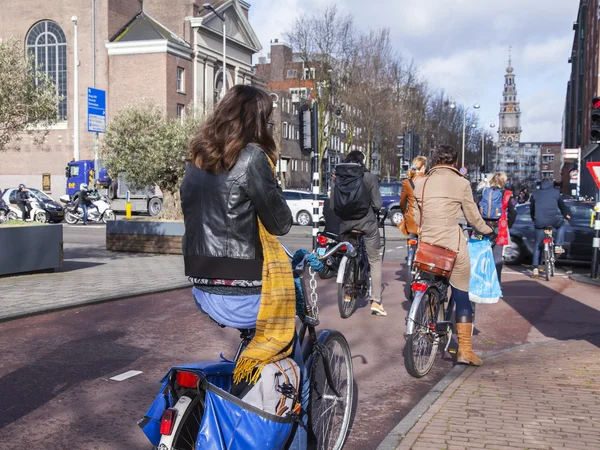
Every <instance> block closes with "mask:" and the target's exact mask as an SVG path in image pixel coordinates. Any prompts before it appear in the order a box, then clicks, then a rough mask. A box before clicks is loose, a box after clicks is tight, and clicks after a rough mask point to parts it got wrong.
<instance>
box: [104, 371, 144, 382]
mask: <svg viewBox="0 0 600 450" xmlns="http://www.w3.org/2000/svg"><path fill="white" fill-rule="evenodd" d="M141 373H144V372H142V371H141V370H128V371H127V372H125V373H122V374H121V375H116V376H114V377H112V378H110V379H111V380H113V381H125V380H127V379H128V378H131V377H135V376H136V375H139V374H141Z"/></svg>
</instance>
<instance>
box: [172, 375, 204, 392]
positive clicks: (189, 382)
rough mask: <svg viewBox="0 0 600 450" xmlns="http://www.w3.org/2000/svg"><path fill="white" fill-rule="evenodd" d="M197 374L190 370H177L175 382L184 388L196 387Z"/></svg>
mask: <svg viewBox="0 0 600 450" xmlns="http://www.w3.org/2000/svg"><path fill="white" fill-rule="evenodd" d="M199 379H200V378H199V377H198V375H196V374H194V373H191V372H177V375H175V382H176V383H177V384H178V385H179V386H181V387H184V388H188V389H196V387H198V380H199Z"/></svg>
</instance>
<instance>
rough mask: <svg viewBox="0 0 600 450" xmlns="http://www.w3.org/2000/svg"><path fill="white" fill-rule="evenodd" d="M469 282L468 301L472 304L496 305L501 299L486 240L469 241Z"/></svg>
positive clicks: (492, 258) (491, 256) (489, 248)
mask: <svg viewBox="0 0 600 450" xmlns="http://www.w3.org/2000/svg"><path fill="white" fill-rule="evenodd" d="M469 257H470V258H471V282H470V283H469V299H470V300H471V301H472V302H474V303H497V302H498V300H499V299H500V297H502V289H501V288H500V282H499V281H498V274H497V272H496V264H495V263H494V255H493V254H492V245H491V244H490V241H488V240H487V239H483V240H479V239H470V240H469Z"/></svg>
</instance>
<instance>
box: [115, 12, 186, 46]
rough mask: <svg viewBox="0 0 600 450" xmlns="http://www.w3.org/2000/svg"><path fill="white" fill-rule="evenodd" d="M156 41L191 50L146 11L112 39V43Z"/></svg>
mask: <svg viewBox="0 0 600 450" xmlns="http://www.w3.org/2000/svg"><path fill="white" fill-rule="evenodd" d="M156 39H160V40H167V41H169V42H173V43H175V44H179V45H183V46H184V47H188V48H191V46H190V44H188V43H187V42H186V41H184V40H183V39H181V38H180V37H179V36H177V35H176V34H175V33H173V32H172V31H171V30H169V29H168V28H167V27H165V26H164V25H162V24H161V23H160V22H158V21H157V20H156V19H154V18H152V17H151V16H149V15H148V14H146V13H145V12H144V11H140V12H139V13H138V14H137V15H136V16H135V17H134V18H133V19H131V20H130V21H129V22H128V23H127V24H126V25H125V26H124V27H123V28H121V29H120V30H119V31H118V32H117V34H115V35H114V36H113V37H112V39H110V42H133V41H151V40H156Z"/></svg>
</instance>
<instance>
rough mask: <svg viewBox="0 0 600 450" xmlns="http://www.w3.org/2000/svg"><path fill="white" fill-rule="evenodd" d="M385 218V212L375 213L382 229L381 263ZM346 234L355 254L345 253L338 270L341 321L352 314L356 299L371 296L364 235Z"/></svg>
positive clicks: (383, 255) (353, 232) (354, 232)
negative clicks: (350, 240) (353, 244)
mask: <svg viewBox="0 0 600 450" xmlns="http://www.w3.org/2000/svg"><path fill="white" fill-rule="evenodd" d="M386 218H387V210H383V209H382V210H380V211H378V212H377V223H378V225H379V228H382V229H383V234H382V236H381V248H382V250H381V254H382V261H383V258H384V257H385V246H386V236H385V219H386ZM348 234H349V235H350V236H351V239H353V240H354V241H355V249H356V252H355V253H356V254H355V255H351V254H348V253H347V254H346V255H345V256H344V257H343V258H342V261H341V263H340V268H339V269H338V276H337V283H338V309H339V311H340V317H341V318H342V319H347V318H349V317H350V316H351V315H352V314H354V310H355V309H356V301H357V299H358V298H361V299H362V300H364V299H366V298H368V297H369V296H370V295H371V266H370V264H369V257H368V255H367V247H366V246H365V240H364V235H365V233H364V232H363V231H360V230H352V231H350V233H348Z"/></svg>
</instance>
